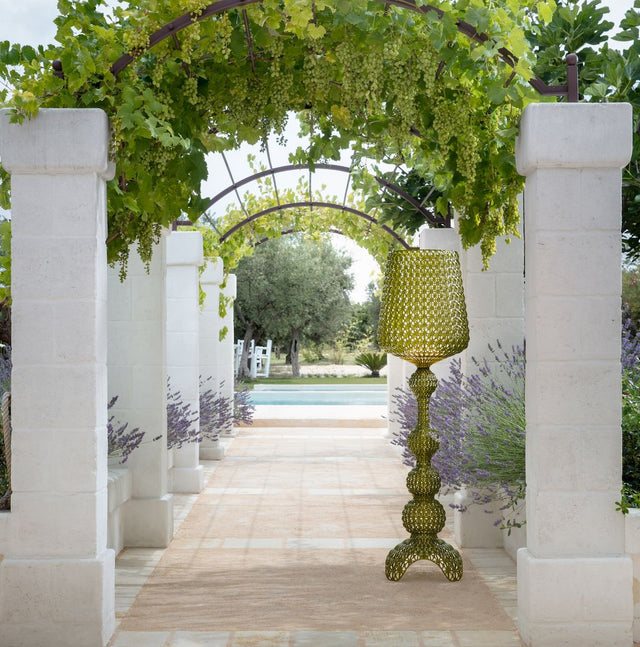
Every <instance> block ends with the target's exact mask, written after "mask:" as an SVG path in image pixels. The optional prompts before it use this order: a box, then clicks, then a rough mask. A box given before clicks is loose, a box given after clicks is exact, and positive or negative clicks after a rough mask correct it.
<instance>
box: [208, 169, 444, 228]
mask: <svg viewBox="0 0 640 647" xmlns="http://www.w3.org/2000/svg"><path fill="white" fill-rule="evenodd" d="M314 167H315V168H319V169H322V170H328V171H340V172H341V173H349V174H351V168H350V167H348V166H342V165H341V164H326V163H318V164H315V165H314ZM306 168H307V165H306V164H286V165H285V166H278V167H276V168H270V169H268V170H265V171H259V172H258V173H254V174H253V175H251V176H248V177H246V178H244V179H242V180H240V181H239V182H235V183H234V184H231V185H230V186H228V187H227V188H226V189H224V190H223V191H220V193H218V194H216V195H215V196H214V197H213V198H211V200H210V201H209V203H208V204H207V207H206V208H207V209H210V208H211V207H213V205H215V204H216V202H218V201H220V200H221V199H222V198H224V197H225V196H226V195H229V193H232V192H233V191H235V192H236V194H237V191H238V189H239V188H240V187H242V186H244V185H245V184H249V183H250V182H253V181H254V180H259V179H260V178H262V177H266V176H267V175H272V176H273V177H274V178H275V175H276V174H277V173H286V172H287V171H303V170H305V169H306ZM376 182H378V184H380V186H383V187H385V188H386V189H388V190H389V191H392V192H393V193H396V194H397V195H399V196H400V197H401V198H402V199H403V200H405V201H406V202H408V203H409V204H410V205H411V206H412V207H414V208H415V209H417V210H418V211H419V212H420V213H421V214H422V215H423V216H424V217H425V218H426V219H427V221H428V222H429V223H430V224H432V225H437V226H440V227H442V226H445V227H451V216H450V215H448V216H447V217H446V218H441V217H438V216H436V215H435V214H434V213H433V212H432V211H430V210H429V209H427V208H426V207H425V206H424V205H423V204H420V202H418V201H417V200H416V199H415V198H414V197H412V196H411V195H409V194H408V193H407V192H406V191H404V190H403V189H401V188H400V187H399V186H396V185H395V184H392V183H391V182H388V181H387V180H385V179H383V178H381V177H376ZM311 197H312V196H310V198H311ZM310 201H311V202H313V200H310ZM343 206H344V203H343Z"/></svg>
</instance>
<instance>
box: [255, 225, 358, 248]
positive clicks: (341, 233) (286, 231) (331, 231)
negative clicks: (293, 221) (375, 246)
mask: <svg viewBox="0 0 640 647" xmlns="http://www.w3.org/2000/svg"><path fill="white" fill-rule="evenodd" d="M303 231H304V230H302V229H283V230H282V231H281V232H280V236H290V235H291V234H300V233H302V232H303ZM327 233H328V234H336V235H338V236H346V237H347V238H348V237H349V234H345V233H344V231H340V229H336V228H335V227H329V229H327ZM270 240H273V239H272V238H269V237H268V236H265V237H264V238H261V239H260V240H259V241H257V242H256V243H253V246H254V247H258V245H264V244H265V243H268V242H269V241H270Z"/></svg>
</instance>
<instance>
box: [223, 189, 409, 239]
mask: <svg viewBox="0 0 640 647" xmlns="http://www.w3.org/2000/svg"><path fill="white" fill-rule="evenodd" d="M298 207H309V208H313V207H319V208H327V209H336V210H337V211H345V212H347V213H352V214H353V215H355V216H358V217H359V218H363V219H364V220H368V221H369V222H371V223H373V224H374V225H377V226H378V227H380V228H381V229H382V230H383V231H384V232H385V233H387V234H389V236H391V237H392V238H394V239H395V240H396V241H397V242H398V243H400V245H402V246H403V247H404V248H405V249H412V247H411V245H409V243H407V241H406V240H404V238H402V236H399V235H398V234H397V233H396V232H395V231H393V229H389V227H387V226H386V225H382V224H380V223H379V222H378V221H377V220H376V219H375V218H374V217H373V216H370V215H369V214H368V213H365V212H364V211H360V210H359V209H354V208H353V207H346V206H345V205H343V204H334V203H333V202H318V201H315V200H304V201H302V202H289V203H287V204H280V205H276V206H275V207H269V208H268V209H262V211H258V212H257V213H254V214H253V215H252V216H249V217H248V218H245V219H244V220H241V221H240V222H238V223H236V224H235V225H233V227H231V229H228V230H227V231H225V233H224V234H222V236H220V242H221V243H223V242H224V241H225V240H227V238H229V237H230V236H232V235H233V234H235V233H236V232H237V231H238V230H240V229H242V227H245V226H246V225H248V224H249V223H250V222H253V221H254V220H258V218H262V217H263V216H268V215H269V214H270V213H275V212H276V211H285V210H287V209H296V208H298Z"/></svg>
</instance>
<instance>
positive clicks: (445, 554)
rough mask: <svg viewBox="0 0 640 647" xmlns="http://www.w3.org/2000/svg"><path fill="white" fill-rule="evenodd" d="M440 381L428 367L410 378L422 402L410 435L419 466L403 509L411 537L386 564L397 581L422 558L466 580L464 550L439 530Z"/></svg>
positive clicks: (454, 579)
mask: <svg viewBox="0 0 640 647" xmlns="http://www.w3.org/2000/svg"><path fill="white" fill-rule="evenodd" d="M437 385H438V380H437V379H436V376H435V375H434V374H433V373H432V372H431V370H430V369H429V368H427V367H424V366H423V367H418V368H417V369H416V371H415V373H413V375H412V376H411V378H410V379H409V386H410V387H411V390H412V391H413V393H414V395H415V396H416V400H417V403H418V423H417V425H416V428H415V429H414V430H413V431H412V432H411V433H410V434H409V436H408V437H407V446H408V447H409V450H410V451H411V452H412V453H413V455H414V456H415V457H416V466H415V467H414V468H413V469H412V470H411V471H410V472H409V474H408V476H407V489H408V490H409V492H411V494H413V499H412V500H411V501H409V502H408V503H407V504H406V505H405V507H404V510H403V511H402V525H403V526H404V527H405V530H407V531H408V532H409V533H410V534H411V537H409V539H406V540H405V541H403V542H402V543H400V544H398V545H397V546H396V547H395V548H394V549H393V550H392V551H391V552H390V553H389V554H388V555H387V561H386V565H385V573H386V575H387V579H389V580H392V581H394V582H397V581H398V580H399V579H400V578H401V577H402V576H403V575H404V574H405V571H406V570H407V569H408V568H409V566H411V564H413V563H414V562H417V561H418V560H419V559H428V560H429V561H432V562H433V563H434V564H437V565H438V566H439V567H440V569H441V570H442V572H443V573H444V576H445V577H446V578H447V579H448V580H449V581H451V582H457V581H458V580H460V579H462V557H460V553H459V552H458V551H457V550H456V549H455V548H454V547H453V546H450V545H449V544H447V542H445V541H443V540H442V539H438V536H437V535H438V533H439V532H440V531H441V530H442V529H443V528H444V524H445V521H446V516H445V512H444V508H443V507H442V504H441V503H440V501H438V500H437V499H436V498H435V495H436V494H438V491H439V490H440V484H441V481H440V476H439V474H438V472H437V471H436V470H435V469H434V468H433V467H432V465H431V457H432V456H433V455H434V454H435V453H436V451H437V450H438V447H439V443H438V441H437V440H436V439H435V437H434V436H433V434H432V433H431V429H430V426H429V399H430V397H431V394H432V393H433V392H434V391H435V390H436V386H437Z"/></svg>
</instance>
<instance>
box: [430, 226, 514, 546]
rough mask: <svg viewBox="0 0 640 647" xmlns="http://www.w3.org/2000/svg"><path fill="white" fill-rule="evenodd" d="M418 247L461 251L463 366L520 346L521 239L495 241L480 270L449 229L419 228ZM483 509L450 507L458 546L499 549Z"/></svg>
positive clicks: (444, 370)
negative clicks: (465, 333)
mask: <svg viewBox="0 0 640 647" xmlns="http://www.w3.org/2000/svg"><path fill="white" fill-rule="evenodd" d="M420 246H421V247H422V248H423V249H424V248H436V249H449V250H452V251H457V252H458V253H459V254H460V269H461V271H462V279H463V283H464V293H465V301H466V304H467V316H468V318H469V334H470V341H469V347H468V348H467V350H466V351H464V352H463V353H462V354H461V359H462V368H463V371H464V372H465V373H466V372H467V371H470V372H473V371H475V365H474V364H473V362H472V361H471V358H472V357H475V358H476V359H478V360H480V359H487V360H488V361H489V363H490V364H493V363H494V362H493V356H492V355H491V353H490V351H489V349H488V344H491V345H492V346H495V343H496V340H499V341H500V343H501V344H502V345H503V347H504V348H505V349H507V350H508V349H510V348H511V347H512V346H514V345H516V346H522V344H523V342H524V242H523V240H522V239H521V238H514V237H512V238H511V241H510V242H509V243H506V242H505V240H503V239H499V240H497V241H496V246H497V249H496V254H495V255H494V256H493V257H492V259H491V262H490V266H489V269H488V270H484V268H483V262H482V254H481V252H480V247H479V246H475V247H471V248H470V249H467V250H463V249H461V245H460V237H459V234H458V232H457V231H456V230H454V229H423V230H422V231H421V232H420ZM449 365H450V363H449V362H438V363H437V364H435V365H434V367H433V368H434V372H435V373H436V375H437V377H438V378H439V379H441V378H444V377H448V376H449V375H450V372H449V369H448V366H449ZM454 502H455V503H456V504H457V505H462V506H466V505H468V504H469V503H471V502H472V497H470V496H469V495H468V494H467V492H466V490H465V489H462V490H461V491H459V492H456V494H455V497H454ZM498 508H499V506H498V505H495V506H494V509H495V514H492V513H487V512H486V510H488V509H491V508H490V507H489V506H479V505H470V506H469V507H468V508H467V509H466V510H465V511H464V512H460V511H459V510H455V511H454V513H453V514H454V522H455V523H454V528H455V536H456V542H457V543H458V545H459V546H461V547H463V548H496V547H501V546H502V542H503V536H502V535H503V533H502V531H501V530H500V528H499V527H497V526H495V525H494V522H495V520H496V517H497V516H498V515H499V514H500V511H499V509H498Z"/></svg>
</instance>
